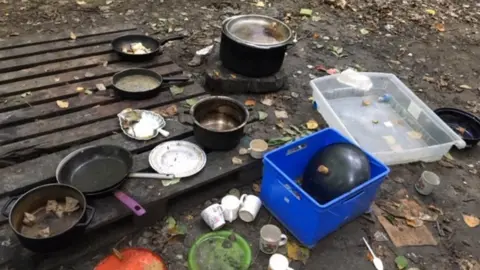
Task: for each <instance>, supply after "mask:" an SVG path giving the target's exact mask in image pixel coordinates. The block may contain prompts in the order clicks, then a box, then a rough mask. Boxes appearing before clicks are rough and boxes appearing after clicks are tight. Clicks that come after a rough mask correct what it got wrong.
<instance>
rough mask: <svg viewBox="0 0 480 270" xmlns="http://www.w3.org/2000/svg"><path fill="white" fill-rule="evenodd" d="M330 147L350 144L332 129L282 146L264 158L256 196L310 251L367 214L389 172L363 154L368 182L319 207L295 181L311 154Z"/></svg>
mask: <svg viewBox="0 0 480 270" xmlns="http://www.w3.org/2000/svg"><path fill="white" fill-rule="evenodd" d="M334 143H352V142H351V141H350V140H348V139H347V138H345V137H344V136H342V135H341V134H340V133H339V132H338V131H336V130H335V129H332V128H328V129H324V130H321V131H318V132H316V133H314V134H311V135H309V136H307V137H304V138H301V139H299V140H297V141H295V142H292V143H289V144H287V145H284V146H282V147H281V148H278V149H276V150H274V151H272V152H270V153H268V154H267V155H265V158H264V167H263V180H262V189H261V193H260V198H261V199H262V202H263V204H264V206H265V207H266V208H267V209H268V210H269V211H270V212H271V213H272V214H273V215H274V216H275V217H276V218H277V219H278V220H279V221H280V222H281V223H282V224H283V225H284V226H285V227H286V228H287V229H288V230H289V231H290V233H291V234H293V235H294V236H295V237H296V238H297V239H298V240H299V241H300V242H301V243H302V244H303V245H305V246H307V247H310V248H312V247H314V246H315V245H316V244H317V243H318V241H320V240H321V239H322V238H323V237H325V236H327V235H328V234H330V233H331V232H333V231H335V230H337V229H338V228H339V227H340V226H342V225H343V224H345V223H347V222H349V221H351V220H353V219H355V218H356V217H358V216H360V215H362V214H363V213H365V212H367V211H368V210H369V207H370V205H371V203H372V202H373V200H374V199H375V195H376V193H377V190H378V188H379V187H380V184H382V182H383V180H384V179H385V177H386V176H387V175H388V173H389V172H390V169H389V168H388V167H387V166H386V165H384V164H383V163H381V162H380V161H379V160H377V159H375V158H374V157H373V156H372V155H370V154H369V153H367V152H365V151H364V152H365V154H366V155H367V157H368V160H369V161H370V166H371V178H370V180H368V181H366V182H364V183H363V184H362V185H360V186H358V187H356V188H354V189H353V190H351V191H349V192H347V193H345V194H343V195H342V196H340V197H338V198H336V199H334V200H331V201H329V202H328V203H327V204H319V203H318V202H317V201H316V200H315V199H313V198H312V197H310V195H308V194H307V193H306V192H305V191H304V190H303V189H302V188H301V187H300V186H299V185H298V184H297V183H296V179H298V178H300V177H302V176H303V172H304V171H305V168H306V167H307V164H308V162H309V161H310V159H311V158H312V157H313V156H314V155H315V153H317V152H318V151H319V150H321V149H323V148H325V147H326V146H328V145H330V144H334Z"/></svg>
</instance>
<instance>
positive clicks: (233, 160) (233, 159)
mask: <svg viewBox="0 0 480 270" xmlns="http://www.w3.org/2000/svg"><path fill="white" fill-rule="evenodd" d="M232 163H233V164H235V165H240V164H243V160H242V159H241V158H239V157H233V158H232Z"/></svg>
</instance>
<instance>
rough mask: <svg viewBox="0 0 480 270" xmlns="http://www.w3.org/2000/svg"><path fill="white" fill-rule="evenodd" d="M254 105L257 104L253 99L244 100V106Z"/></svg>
mask: <svg viewBox="0 0 480 270" xmlns="http://www.w3.org/2000/svg"><path fill="white" fill-rule="evenodd" d="M255 104H257V102H256V101H255V99H247V100H245V106H247V107H252V106H255Z"/></svg>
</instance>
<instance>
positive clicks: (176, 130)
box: [0, 121, 192, 198]
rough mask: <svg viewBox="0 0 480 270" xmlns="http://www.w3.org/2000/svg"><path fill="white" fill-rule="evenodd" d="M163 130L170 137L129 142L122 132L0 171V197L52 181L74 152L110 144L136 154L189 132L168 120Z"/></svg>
mask: <svg viewBox="0 0 480 270" xmlns="http://www.w3.org/2000/svg"><path fill="white" fill-rule="evenodd" d="M165 129H166V130H168V131H169V132H170V134H171V135H170V137H169V138H164V137H162V136H158V137H156V138H154V139H152V140H149V141H136V140H132V139H129V138H128V137H126V136H125V135H124V134H123V133H122V134H115V135H111V136H108V137H105V138H102V139H99V140H95V141H91V142H89V143H85V144H82V145H78V146H75V147H72V148H69V149H66V150H63V151H59V152H56V153H53V154H49V155H46V156H42V157H39V158H36V159H32V160H29V161H26V162H23V163H19V164H16V165H13V166H10V167H7V168H3V169H0V175H2V183H3V186H1V187H0V198H2V197H5V196H9V195H11V194H19V193H23V192H25V191H26V190H28V189H30V188H32V187H35V186H38V185H42V184H46V183H49V182H55V170H56V168H57V165H58V163H59V162H60V161H61V160H62V159H63V158H64V157H65V156H67V155H68V154H69V153H71V152H72V151H74V150H75V149H79V148H82V147H85V146H90V145H100V144H112V145H118V146H121V147H124V148H125V149H127V150H129V151H131V152H133V153H136V152H142V151H147V150H150V149H151V148H153V147H154V146H156V145H158V144H159V143H161V142H163V141H165V140H167V139H170V140H172V139H182V138H184V137H185V136H188V135H191V131H192V128H191V127H190V126H185V125H182V124H180V123H178V122H176V121H168V122H167V125H166V127H165ZM34 168H35V169H34Z"/></svg>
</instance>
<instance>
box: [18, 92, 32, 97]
mask: <svg viewBox="0 0 480 270" xmlns="http://www.w3.org/2000/svg"><path fill="white" fill-rule="evenodd" d="M31 95H32V92H30V91H29V92H25V93H23V94H21V95H20V97H22V98H26V97H28V96H31Z"/></svg>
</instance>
